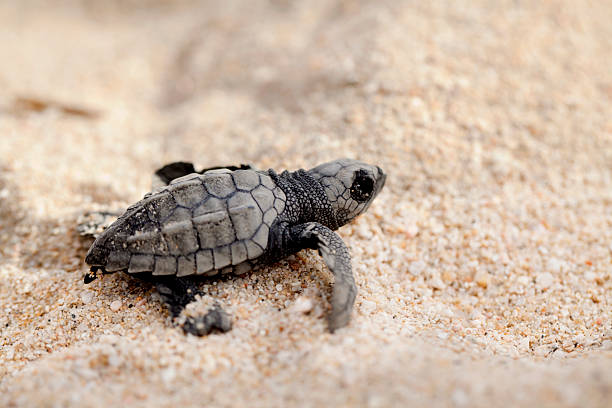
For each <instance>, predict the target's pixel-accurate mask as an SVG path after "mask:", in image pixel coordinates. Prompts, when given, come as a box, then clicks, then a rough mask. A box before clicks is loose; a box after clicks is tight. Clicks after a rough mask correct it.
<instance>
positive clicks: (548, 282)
mask: <svg viewBox="0 0 612 408" xmlns="http://www.w3.org/2000/svg"><path fill="white" fill-rule="evenodd" d="M553 281H554V278H553V276H552V275H551V274H550V273H548V272H545V273H541V274H539V275H538V277H537V278H536V284H537V285H538V287H539V288H540V289H543V290H546V289H548V288H550V287H551V286H552V284H553Z"/></svg>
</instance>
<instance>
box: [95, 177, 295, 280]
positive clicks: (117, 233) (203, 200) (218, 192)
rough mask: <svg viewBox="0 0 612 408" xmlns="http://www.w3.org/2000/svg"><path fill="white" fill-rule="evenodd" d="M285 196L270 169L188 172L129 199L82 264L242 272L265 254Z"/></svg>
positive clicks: (178, 272)
mask: <svg viewBox="0 0 612 408" xmlns="http://www.w3.org/2000/svg"><path fill="white" fill-rule="evenodd" d="M285 200H286V196H285V194H284V193H283V191H282V190H281V189H280V188H279V187H278V186H276V185H275V183H274V182H273V180H272V178H271V177H270V175H269V174H267V172H262V171H255V170H236V171H230V170H210V171H207V172H205V173H204V174H198V173H192V174H189V175H186V176H183V177H180V178H177V179H174V180H172V181H171V183H170V184H169V185H168V186H164V187H162V188H159V189H157V190H156V191H154V192H153V193H150V194H148V195H147V196H146V197H145V198H144V199H143V200H141V201H139V202H138V203H136V204H135V205H133V206H131V207H130V208H129V209H128V210H127V212H126V213H125V214H124V215H123V216H121V217H120V219H119V220H117V222H115V223H114V224H113V225H112V226H111V227H110V228H108V229H107V230H106V231H104V232H103V233H102V234H101V236H100V237H99V238H98V240H97V241H96V243H95V244H94V245H93V246H92V248H91V250H90V252H89V254H88V256H87V263H89V264H91V265H100V266H103V267H104V269H105V271H106V272H116V271H127V272H128V273H143V272H150V273H152V274H153V275H155V276H157V275H175V276H177V277H183V276H189V275H206V276H214V275H216V274H218V273H230V272H235V273H238V274H241V273H245V272H247V271H249V270H251V269H252V267H253V266H254V265H255V264H256V263H257V261H256V260H257V258H259V257H260V256H261V255H262V254H264V252H265V250H266V248H267V245H268V236H269V232H270V228H271V226H272V225H273V223H274V221H275V220H276V219H277V218H278V215H279V214H282V213H283V210H284V208H285Z"/></svg>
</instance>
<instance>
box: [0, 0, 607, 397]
mask: <svg viewBox="0 0 612 408" xmlns="http://www.w3.org/2000/svg"><path fill="white" fill-rule="evenodd" d="M610 21H612V5H610V4H608V3H607V2H589V1H569V0H568V1H546V2H522V1H496V2H490V1H480V0H476V1H455V2H445V1H431V2H410V1H392V0H388V1H376V2H372V1H370V2H368V1H357V0H355V1H352V0H346V1H323V0H313V1H308V2H298V1H289V0H274V1H273V0H270V1H263V0H261V1H260V0H255V1H246V0H245V1H228V2H213V1H210V2H208V1H191V0H180V1H162V0H143V1H127V0H125V1H120V0H112V1H105V2H97V1H93V0H89V1H88V0H54V1H13V2H10V1H6V2H2V3H0V26H1V27H2V29H0V61H2V64H0V88H1V89H2V90H3V92H0V304H1V306H2V310H3V312H2V313H0V327H1V333H2V335H1V336H0V406H6V407H34V406H40V407H66V406H75V407H76V406H78V407H108V406H134V407H141V406H142V407H145V406H146V407H158V406H159V407H164V406H206V407H243V406H254V407H321V406H339V407H349V406H350V407H391V406H394V407H395V406H423V407H427V406H428V407H451V406H453V407H455V406H456V407H462V406H465V407H491V406H521V407H524V406H541V407H609V406H610V405H611V404H612V402H611V401H612V25H611V24H610ZM339 157H351V158H356V159H359V160H362V161H365V162H368V163H372V164H376V165H378V166H380V167H382V168H383V169H384V170H385V172H386V173H387V175H388V177H387V182H386V185H385V188H384V190H383V191H382V193H381V194H380V196H379V197H378V198H377V199H376V200H375V201H374V203H373V204H372V206H371V208H370V209H369V210H368V212H367V213H366V214H364V215H363V216H361V217H360V218H358V219H357V220H356V221H355V222H354V223H352V224H350V225H347V226H345V227H343V228H341V229H340V230H339V231H338V233H339V235H340V236H341V237H342V238H343V239H344V241H345V242H346V244H347V245H348V247H349V248H350V251H351V255H352V263H353V271H354V274H355V279H356V282H357V286H358V289H359V293H358V296H357V300H356V303H355V308H354V311H353V315H352V321H351V323H350V324H349V326H348V327H346V328H343V329H341V330H338V331H337V332H336V333H334V334H330V333H329V331H328V330H327V328H326V320H325V316H326V315H327V313H328V312H329V309H330V303H329V298H330V294H331V287H332V285H333V277H332V275H331V274H330V272H329V271H328V270H327V267H326V266H325V264H324V262H323V261H322V259H321V258H320V257H319V255H318V254H317V253H316V251H311V250H305V251H302V252H300V253H298V254H297V255H295V256H292V257H290V258H288V259H287V260H284V261H282V262H279V263H277V264H274V265H270V266H268V267H265V268H263V269H261V270H259V271H257V272H254V273H251V274H247V275H245V276H241V277H232V278H229V279H223V280H217V281H206V282H203V284H202V296H201V299H199V301H198V302H197V304H194V305H191V306H190V307H189V308H188V310H187V311H186V312H185V313H186V314H189V313H198V311H201V310H204V309H205V308H206V307H208V306H209V305H211V304H212V303H213V302H215V301H218V302H220V304H221V305H222V306H223V307H224V308H225V309H226V310H228V311H229V312H230V313H231V314H232V317H233V322H234V328H233V330H231V331H230V332H228V333H225V334H213V335H210V336H207V337H202V338H198V337H194V336H191V335H185V334H183V332H182V331H181V330H180V329H179V328H177V327H176V326H175V325H174V324H173V321H172V319H171V318H170V316H169V313H168V310H167V309H166V308H165V307H164V306H163V305H162V303H161V302H160V298H159V295H158V294H157V292H156V291H155V289H154V288H153V287H152V286H151V285H150V284H146V283H143V282H141V281H140V280H138V279H134V278H133V277H131V276H128V275H126V274H121V273H118V274H112V275H108V276H104V277H103V278H102V279H98V280H96V281H94V282H93V283H91V284H89V285H84V284H83V275H84V274H85V272H86V271H87V270H88V269H87V266H86V265H85V263H84V256H85V253H86V251H87V249H88V247H89V245H90V244H91V242H92V241H91V240H89V239H87V238H84V237H81V236H80V235H79V234H78V232H77V230H76V225H77V223H78V220H79V217H80V216H82V215H83V214H84V213H87V212H89V211H108V210H112V211H116V210H123V209H125V208H126V207H127V206H128V205H130V204H131V203H133V202H135V201H137V200H139V199H140V198H142V196H143V195H144V194H145V193H146V192H148V191H149V189H150V186H151V175H152V173H153V171H154V170H155V169H156V168H158V167H160V166H161V165H163V164H165V163H168V162H172V161H176V160H185V161H192V162H194V163H196V164H197V166H198V167H209V166H217V165H233V164H240V163H251V164H253V165H254V166H256V167H257V168H260V169H267V168H274V169H276V170H279V171H280V170H284V169H288V170H295V169H299V168H306V169H308V168H312V167H314V166H315V165H317V164H319V163H321V162H325V161H328V160H332V159H335V158H339Z"/></svg>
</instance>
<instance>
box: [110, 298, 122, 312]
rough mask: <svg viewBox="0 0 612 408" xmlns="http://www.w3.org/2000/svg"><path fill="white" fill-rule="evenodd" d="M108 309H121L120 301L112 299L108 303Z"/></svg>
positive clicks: (114, 310)
mask: <svg viewBox="0 0 612 408" xmlns="http://www.w3.org/2000/svg"><path fill="white" fill-rule="evenodd" d="M110 309H111V310H112V311H113V312H116V311H118V310H119V309H121V301H120V300H114V301H113V302H112V303H111V304H110Z"/></svg>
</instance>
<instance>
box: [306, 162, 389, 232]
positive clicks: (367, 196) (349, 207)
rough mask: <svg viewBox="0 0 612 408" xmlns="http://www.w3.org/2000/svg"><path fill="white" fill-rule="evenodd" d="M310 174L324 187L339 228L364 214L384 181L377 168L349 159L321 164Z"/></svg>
mask: <svg viewBox="0 0 612 408" xmlns="http://www.w3.org/2000/svg"><path fill="white" fill-rule="evenodd" d="M309 173H310V175H311V176H312V177H314V178H315V179H316V180H318V181H319V183H321V185H322V186H323V189H324V190H325V194H326V195H327V199H328V200H329V202H330V203H331V205H332V207H333V210H334V213H335V215H336V220H337V222H338V224H339V226H341V225H344V224H346V223H348V222H350V221H351V220H352V219H353V218H355V217H357V216H358V215H359V214H361V213H363V212H365V210H367V209H368V207H369V206H370V204H371V203H372V200H374V197H376V195H377V194H378V193H379V192H380V190H382V188H383V186H384V185H385V180H386V179H387V176H386V175H385V173H384V172H383V171H382V169H381V168H380V167H378V166H371V165H369V164H366V163H363V162H360V161H357V160H351V159H338V160H334V161H331V162H328V163H323V164H321V165H319V166H317V167H315V168H313V169H311V170H310V171H309Z"/></svg>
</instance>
